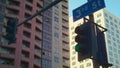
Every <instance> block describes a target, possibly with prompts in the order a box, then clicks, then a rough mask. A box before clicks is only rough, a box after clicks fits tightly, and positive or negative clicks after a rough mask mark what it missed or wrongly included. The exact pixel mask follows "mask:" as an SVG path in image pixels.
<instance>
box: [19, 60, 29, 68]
mask: <svg viewBox="0 0 120 68" xmlns="http://www.w3.org/2000/svg"><path fill="white" fill-rule="evenodd" d="M28 66H29V63H28V62H25V61H22V62H21V65H20V68H29V67H28Z"/></svg>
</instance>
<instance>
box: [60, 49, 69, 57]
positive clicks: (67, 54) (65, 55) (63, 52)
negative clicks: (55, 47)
mask: <svg viewBox="0 0 120 68" xmlns="http://www.w3.org/2000/svg"><path fill="white" fill-rule="evenodd" d="M62 54H63V57H65V58H68V59H69V57H70V55H69V52H67V51H64V50H63V51H62Z"/></svg>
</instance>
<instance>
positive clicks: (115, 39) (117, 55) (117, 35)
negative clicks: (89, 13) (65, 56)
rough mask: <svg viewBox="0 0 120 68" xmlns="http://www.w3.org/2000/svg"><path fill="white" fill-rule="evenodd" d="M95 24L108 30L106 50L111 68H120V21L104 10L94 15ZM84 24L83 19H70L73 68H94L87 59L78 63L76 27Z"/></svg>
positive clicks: (106, 33)
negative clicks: (74, 20)
mask: <svg viewBox="0 0 120 68" xmlns="http://www.w3.org/2000/svg"><path fill="white" fill-rule="evenodd" d="M94 20H95V23H97V24H98V25H101V26H103V27H105V28H107V29H108V31H106V32H105V42H106V50H107V55H108V62H109V63H111V64H113V66H112V67H109V68H120V61H119V60H120V19H119V18H118V17H116V16H114V15H113V14H111V13H110V12H109V11H107V10H105V9H102V10H99V11H97V12H95V13H94ZM82 22H83V20H82V19H80V20H78V21H76V22H73V21H72V18H70V23H72V25H70V33H71V34H70V50H71V51H70V61H71V63H70V65H71V67H72V68H93V63H92V60H91V59H86V60H83V61H81V62H78V56H77V52H75V49H74V47H75V45H76V43H75V41H74V38H75V36H76V35H75V33H74V29H75V27H76V26H78V25H80V24H81V23H82Z"/></svg>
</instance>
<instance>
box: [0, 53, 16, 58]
mask: <svg viewBox="0 0 120 68" xmlns="http://www.w3.org/2000/svg"><path fill="white" fill-rule="evenodd" d="M0 57H4V58H14V57H15V56H14V54H11V53H10V52H8V51H0Z"/></svg>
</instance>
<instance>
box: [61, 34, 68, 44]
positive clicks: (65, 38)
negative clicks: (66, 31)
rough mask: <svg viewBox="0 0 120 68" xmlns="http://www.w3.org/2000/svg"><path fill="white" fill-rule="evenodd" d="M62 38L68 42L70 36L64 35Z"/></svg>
mask: <svg viewBox="0 0 120 68" xmlns="http://www.w3.org/2000/svg"><path fill="white" fill-rule="evenodd" d="M62 39H63V41H64V42H66V43H68V42H69V38H68V36H65V35H62Z"/></svg>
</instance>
